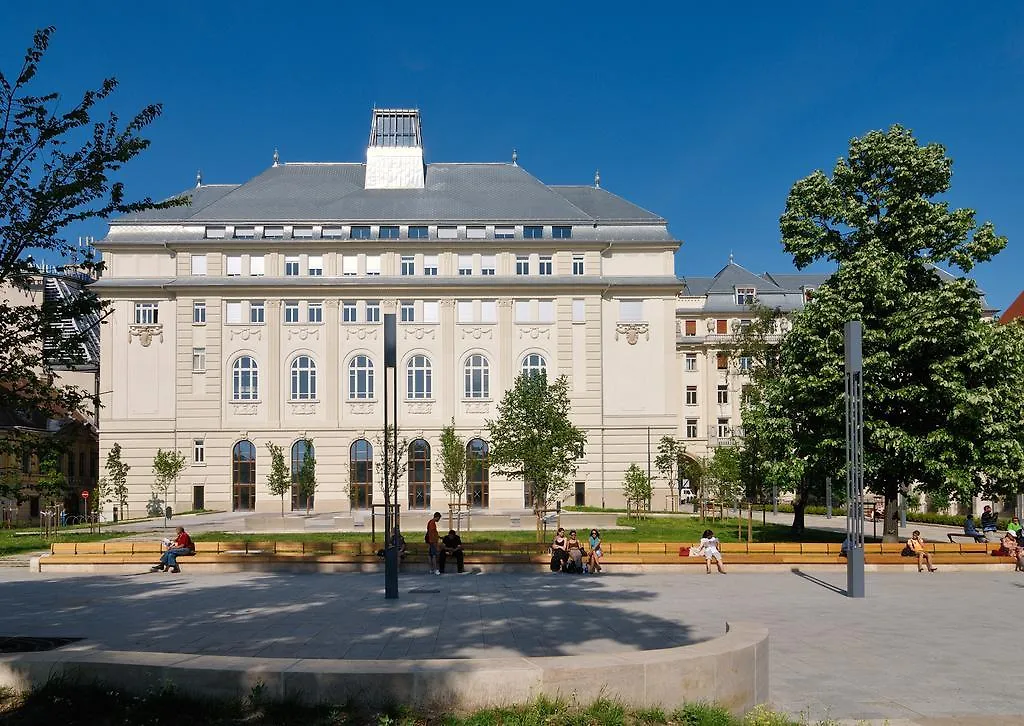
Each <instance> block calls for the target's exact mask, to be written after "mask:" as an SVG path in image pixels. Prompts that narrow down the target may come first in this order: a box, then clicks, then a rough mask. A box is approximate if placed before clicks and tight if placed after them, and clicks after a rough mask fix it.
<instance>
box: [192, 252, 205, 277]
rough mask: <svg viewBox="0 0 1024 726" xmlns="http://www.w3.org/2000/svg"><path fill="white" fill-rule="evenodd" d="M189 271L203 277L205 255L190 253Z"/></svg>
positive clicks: (195, 275)
mask: <svg viewBox="0 0 1024 726" xmlns="http://www.w3.org/2000/svg"><path fill="white" fill-rule="evenodd" d="M190 262H191V271H192V275H193V276H194V277H204V276H205V275H206V270H207V264H206V255H205V254H202V255H192V256H191V260H190Z"/></svg>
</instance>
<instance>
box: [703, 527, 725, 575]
mask: <svg viewBox="0 0 1024 726" xmlns="http://www.w3.org/2000/svg"><path fill="white" fill-rule="evenodd" d="M718 545H719V542H718V537H716V536H715V533H714V532H712V531H711V530H710V529H705V530H704V534H703V535H701V538H700V551H701V552H703V553H704V566H705V567H707V570H708V574H709V575H710V574H711V558H712V557H713V558H714V559H715V567H717V568H718V571H719V572H720V573H722V574H723V575H724V574H725V568H724V567H722V553H721V552H719V551H718Z"/></svg>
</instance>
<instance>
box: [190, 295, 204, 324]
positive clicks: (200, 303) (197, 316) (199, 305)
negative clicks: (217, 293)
mask: <svg viewBox="0 0 1024 726" xmlns="http://www.w3.org/2000/svg"><path fill="white" fill-rule="evenodd" d="M192 324H193V325H206V301H205V300H193V301H192Z"/></svg>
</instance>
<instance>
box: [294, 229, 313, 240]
mask: <svg viewBox="0 0 1024 726" xmlns="http://www.w3.org/2000/svg"><path fill="white" fill-rule="evenodd" d="M292 238H293V239H313V228H312V227H292Z"/></svg>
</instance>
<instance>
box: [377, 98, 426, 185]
mask: <svg viewBox="0 0 1024 726" xmlns="http://www.w3.org/2000/svg"><path fill="white" fill-rule="evenodd" d="M423 183H424V166H423V133H422V127H421V125H420V112H419V111H418V110H416V109H385V108H375V109H374V110H373V120H372V122H371V123H370V143H369V145H368V146H367V147H366V182H365V186H366V188H367V189H422V188H423Z"/></svg>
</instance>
